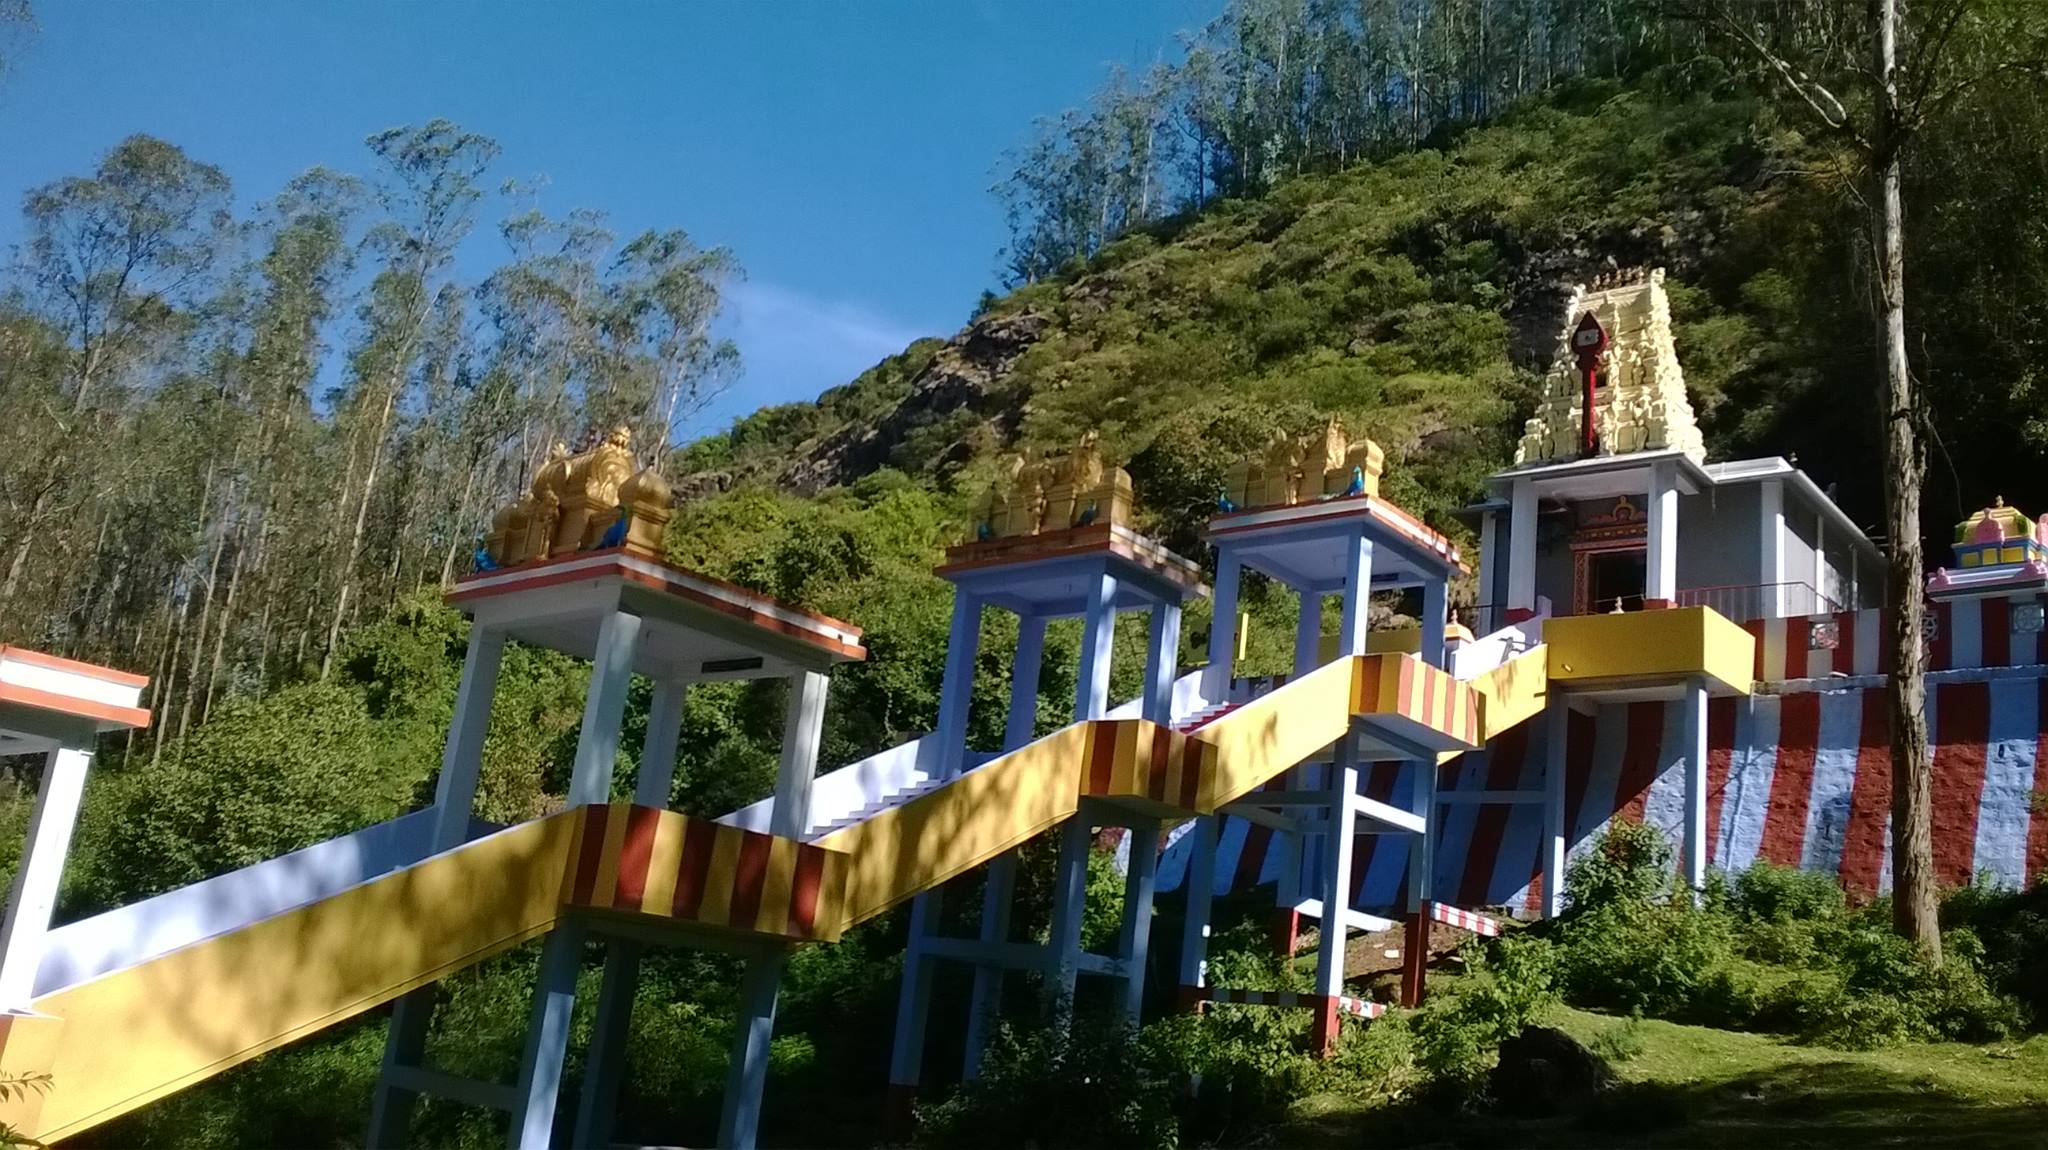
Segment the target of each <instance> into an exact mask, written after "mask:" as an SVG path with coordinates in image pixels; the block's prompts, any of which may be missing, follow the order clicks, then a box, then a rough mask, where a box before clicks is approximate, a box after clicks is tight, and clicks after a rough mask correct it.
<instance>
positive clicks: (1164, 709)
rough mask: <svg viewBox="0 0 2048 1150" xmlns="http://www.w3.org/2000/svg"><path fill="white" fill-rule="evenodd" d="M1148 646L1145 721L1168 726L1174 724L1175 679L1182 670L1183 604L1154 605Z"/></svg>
mask: <svg viewBox="0 0 2048 1150" xmlns="http://www.w3.org/2000/svg"><path fill="white" fill-rule="evenodd" d="M1145 638H1146V643H1145V705H1144V712H1143V713H1144V717H1145V719H1147V720H1148V721H1150V722H1154V723H1158V724H1159V725H1160V726H1166V725H1168V724H1170V723H1172V722H1173V679H1174V673H1175V672H1176V671H1178V670H1179V669H1180V604H1179V603H1154V604H1153V605H1152V620H1151V629H1150V630H1149V631H1148V632H1146V636H1145Z"/></svg>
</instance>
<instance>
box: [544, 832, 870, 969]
mask: <svg viewBox="0 0 2048 1150" xmlns="http://www.w3.org/2000/svg"><path fill="white" fill-rule="evenodd" d="M576 815H577V830H576V836H577V837H576V848H575V856H574V857H575V869H574V872H573V873H572V874H571V875H570V877H569V880H568V882H567V884H566V889H565V892H564V901H565V902H566V903H567V905H569V906H576V907H585V908H589V909H592V910H610V911H617V912H620V913H632V914H642V915H652V916H654V917H657V918H666V919H673V920H676V921H678V922H688V923H694V924H696V925H699V926H705V927H714V928H719V929H723V930H730V931H737V932H741V933H746V934H758V935H764V936H769V937H775V938H782V939H788V940H793V941H800V942H832V941H834V940H836V939H837V938H838V937H839V934H840V931H841V930H842V929H843V927H844V925H845V923H844V917H845V914H846V908H845V905H844V903H845V891H846V857H845V855H844V854H842V853H840V852H838V851H831V850H826V849H825V848H823V847H819V846H813V845H811V844H809V843H800V842H797V841H796V840H794V839H785V838H778V837H776V836H774V835H769V834H762V833H760V832H757V831H748V830H741V829H740V828H738V827H733V826H727V825H725V824H724V823H717V822H712V821H711V820H710V819H700V818H693V817H691V816H689V815H685V814H679V813H677V812H675V811H663V810H655V809H654V808H652V807H640V806H629V805H625V804H618V805H612V806H590V807H583V808H581V809H580V810H578V811H577V812H576Z"/></svg>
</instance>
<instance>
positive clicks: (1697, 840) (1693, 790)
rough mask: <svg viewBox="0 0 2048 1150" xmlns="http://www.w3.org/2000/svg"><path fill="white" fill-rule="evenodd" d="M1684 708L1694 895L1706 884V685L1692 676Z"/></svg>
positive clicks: (1687, 847) (1688, 877)
mask: <svg viewBox="0 0 2048 1150" xmlns="http://www.w3.org/2000/svg"><path fill="white" fill-rule="evenodd" d="M1679 706H1681V707H1683V708H1684V709H1685V710H1684V727H1683V730H1684V734H1683V736H1682V741H1681V742H1680V744H1679V745H1680V747H1681V748H1682V749H1683V751H1684V754H1685V842H1684V844H1683V848H1682V849H1683V851H1684V859H1685V881H1686V882H1687V883H1689V884H1691V886H1692V889H1693V891H1694V896H1695V897H1697V896H1698V892H1699V891H1701V890H1703V889H1705V888H1706V885H1707V684H1706V681H1705V680H1703V679H1698V678H1694V679H1692V680H1689V681H1688V682H1687V683H1686V685H1685V696H1684V698H1682V699H1681V700H1680V701H1679Z"/></svg>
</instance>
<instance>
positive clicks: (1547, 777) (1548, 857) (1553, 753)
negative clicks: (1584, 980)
mask: <svg viewBox="0 0 2048 1150" xmlns="http://www.w3.org/2000/svg"><path fill="white" fill-rule="evenodd" d="M1570 715H1571V708H1569V707H1567V706H1565V702H1564V696H1563V695H1561V694H1559V693H1558V691H1557V688H1556V687H1552V688H1551V695H1550V698H1549V700H1548V701H1547V702H1545V703H1544V706H1543V739H1544V743H1543V917H1545V918H1556V917H1557V916H1558V915H1559V914H1560V913H1562V912H1563V910H1564V856H1565V847H1566V846H1567V845H1568V844H1567V843H1566V841H1565V835H1566V833H1567V832H1566V828H1565V825H1564V812H1565V790H1564V783H1565V738H1566V734H1567V732H1569V731H1570V729H1571V724H1570V722H1569V721H1568V720H1569V718H1570Z"/></svg>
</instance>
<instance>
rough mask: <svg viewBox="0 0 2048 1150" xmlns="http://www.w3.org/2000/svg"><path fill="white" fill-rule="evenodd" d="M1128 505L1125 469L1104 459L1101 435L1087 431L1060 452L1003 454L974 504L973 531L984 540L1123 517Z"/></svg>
mask: <svg viewBox="0 0 2048 1150" xmlns="http://www.w3.org/2000/svg"><path fill="white" fill-rule="evenodd" d="M1131 506H1132V491H1131V476H1130V473H1129V472H1127V471H1125V470H1124V469H1123V468H1121V467H1111V466H1109V465H1107V464H1106V463H1104V462H1103V459H1102V449H1101V444H1100V438H1099V437H1098V436H1097V435H1096V433H1095V432H1093V431H1090V432H1088V433H1087V434H1086V435H1083V436H1082V437H1081V440H1080V442H1079V443H1078V444H1076V445H1075V447H1074V449H1073V450H1072V451H1069V452H1067V453H1066V454H1064V455H1056V456H1051V457H1048V458H1045V459H1033V458H1031V457H1030V456H1028V455H1014V456H1011V457H1009V458H1007V459H1005V460H1004V461H1003V463H1002V464H1001V468H1000V470H999V471H998V472H997V475H996V479H995V482H994V483H993V484H992V485H991V486H990V488H989V491H988V494H986V495H985V496H983V497H982V499H981V501H980V502H979V503H978V504H976V506H975V535H976V537H977V538H978V539H980V540H982V541H987V540H991V539H999V538H1010V537H1014V536H1021V535H1037V534H1040V533H1042V532H1050V531H1065V530H1067V529H1068V528H1071V527H1083V526H1087V525H1088V524H1091V523H1097V522H1103V523H1128V522H1129V521H1130V517H1131Z"/></svg>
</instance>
